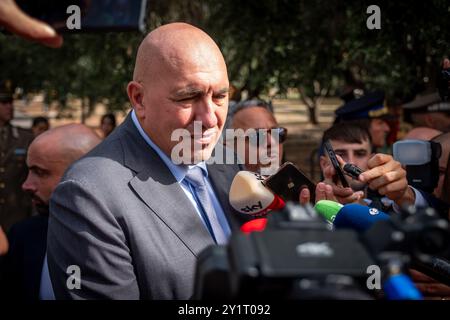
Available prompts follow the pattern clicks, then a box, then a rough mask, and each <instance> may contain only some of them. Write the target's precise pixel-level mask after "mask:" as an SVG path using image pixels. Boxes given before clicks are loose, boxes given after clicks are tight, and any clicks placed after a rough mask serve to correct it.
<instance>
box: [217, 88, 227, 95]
mask: <svg viewBox="0 0 450 320" xmlns="http://www.w3.org/2000/svg"><path fill="white" fill-rule="evenodd" d="M229 91H230V89H229V88H222V89H220V90H219V91H217V92H216V93H215V94H224V93H228V92H229Z"/></svg>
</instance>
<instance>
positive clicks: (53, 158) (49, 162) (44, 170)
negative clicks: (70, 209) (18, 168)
mask: <svg viewBox="0 0 450 320" xmlns="http://www.w3.org/2000/svg"><path fill="white" fill-rule="evenodd" d="M99 142H100V138H99V137H98V136H97V135H96V134H95V133H94V131H92V130H91V129H89V128H88V127H86V126H85V125H82V124H69V125H65V126H61V127H57V128H54V129H51V130H48V131H45V132H44V133H42V134H41V135H39V136H37V137H36V138H35V139H34V141H33V142H32V143H31V145H30V148H29V149H28V154H27V166H28V169H29V171H28V176H27V179H26V180H25V182H24V183H23V185H22V189H23V190H24V191H26V192H28V193H29V194H30V195H31V198H32V201H33V204H34V206H35V208H36V210H37V211H38V212H39V213H40V214H48V204H49V201H50V197H51V195H52V193H53V190H54V189H55V188H56V186H57V185H58V183H59V181H60V180H61V177H62V176H63V174H64V172H65V171H66V169H67V168H68V167H69V165H70V164H71V163H72V162H74V161H76V160H78V159H79V158H81V157H82V156H83V155H84V154H86V153H87V152H88V151H90V150H91V149H92V148H94V147H95V146H96V145H97V144H98V143H99Z"/></svg>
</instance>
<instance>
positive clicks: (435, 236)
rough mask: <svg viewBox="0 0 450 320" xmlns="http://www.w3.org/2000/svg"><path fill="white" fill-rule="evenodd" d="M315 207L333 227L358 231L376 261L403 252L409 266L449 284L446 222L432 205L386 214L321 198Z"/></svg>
mask: <svg viewBox="0 0 450 320" xmlns="http://www.w3.org/2000/svg"><path fill="white" fill-rule="evenodd" d="M315 210H316V211H317V212H318V213H319V214H321V215H322V216H323V217H324V218H325V219H326V220H327V221H329V222H330V223H332V224H333V226H334V228H336V229H342V228H350V229H352V230H355V231H358V232H359V233H360V239H361V241H362V242H363V243H364V244H365V245H366V247H367V248H368V249H369V251H370V252H371V254H372V255H373V256H375V257H377V259H378V260H380V259H383V258H386V257H389V256H388V255H386V252H390V253H392V252H398V253H403V254H404V255H407V256H408V257H409V258H408V260H410V261H408V264H410V266H411V267H413V268H415V269H417V270H419V271H421V272H423V273H425V274H427V275H429V276H430V277H432V278H434V279H436V280H438V281H440V282H442V283H445V284H447V285H450V263H449V262H448V261H447V259H448V257H449V252H448V251H449V250H448V248H449V244H450V230H449V225H448V222H447V221H446V220H445V219H442V218H440V217H439V215H438V214H437V213H436V212H435V211H434V210H433V209H432V208H415V207H412V206H410V207H405V208H403V209H402V212H401V213H399V214H395V215H393V216H389V215H387V214H386V213H384V212H381V211H378V210H377V209H374V208H369V207H366V206H362V205H358V204H349V205H341V204H339V203H336V202H333V201H328V200H322V201H319V202H318V203H317V204H316V206H315ZM397 262H398V261H397ZM395 264H396V265H398V263H395ZM386 265H392V263H386ZM396 268H397V267H396ZM389 269H391V268H389ZM397 269H398V268H397Z"/></svg>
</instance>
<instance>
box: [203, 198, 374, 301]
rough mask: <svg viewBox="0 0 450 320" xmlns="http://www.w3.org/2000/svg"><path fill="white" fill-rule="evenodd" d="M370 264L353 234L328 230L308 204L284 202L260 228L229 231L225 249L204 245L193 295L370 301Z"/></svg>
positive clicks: (213, 297) (205, 297) (228, 297)
mask: <svg viewBox="0 0 450 320" xmlns="http://www.w3.org/2000/svg"><path fill="white" fill-rule="evenodd" d="M299 211H311V212H310V214H306V215H303V217H302V216H301V215H302V214H301V213H300V215H299V214H298V213H299ZM303 213H304V212H303ZM306 216H309V217H310V218H308V219H305V217H306ZM373 264H374V260H373V259H372V258H371V257H370V255H369V253H368V252H367V250H366V249H365V248H364V246H363V245H362V244H361V242H359V241H358V235H357V233H355V232H354V231H352V230H335V231H331V230H329V227H328V223H327V222H325V221H324V220H323V219H322V218H320V217H319V216H316V214H315V212H314V210H313V209H312V208H311V207H300V206H288V207H287V209H285V210H283V211H280V212H276V213H274V214H272V215H271V216H270V217H269V221H268V224H267V228H266V230H265V231H264V232H254V233H251V234H248V235H247V234H243V233H242V234H241V233H235V234H233V235H232V236H231V239H230V242H229V245H228V246H227V247H225V246H213V247H209V248H208V249H206V250H205V251H204V252H203V253H202V255H201V256H200V257H199V262H198V265H197V275H196V279H197V281H196V286H195V294H194V298H195V299H202V300H204V299H206V300H223V299H228V300H233V299H247V300H248V299H250V300H252V299H261V298H263V299H267V298H269V299H271V300H273V299H274V300H278V299H284V300H285V299H287V300H289V299H295V300H298V299H333V300H334V299H372V298H373V297H372V296H371V295H370V294H369V293H368V292H366V289H365V286H366V280H367V276H368V275H367V268H368V267H369V266H370V265H373ZM219 288H220V289H219Z"/></svg>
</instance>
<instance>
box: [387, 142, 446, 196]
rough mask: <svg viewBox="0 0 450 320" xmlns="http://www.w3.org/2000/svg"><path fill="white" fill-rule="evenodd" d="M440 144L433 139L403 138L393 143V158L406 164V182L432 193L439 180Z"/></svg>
mask: <svg viewBox="0 0 450 320" xmlns="http://www.w3.org/2000/svg"><path fill="white" fill-rule="evenodd" d="M441 152H442V148H441V145H440V144H439V143H437V142H434V141H423V140H403V141H397V142H395V143H394V145H393V155H394V159H395V160H397V161H398V162H400V163H401V164H402V165H404V166H406V177H407V179H408V183H409V184H410V185H411V186H413V187H415V188H418V189H421V190H423V191H426V192H429V193H432V192H433V190H434V189H435V188H436V187H437V184H438V181H439V158H440V156H441Z"/></svg>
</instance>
